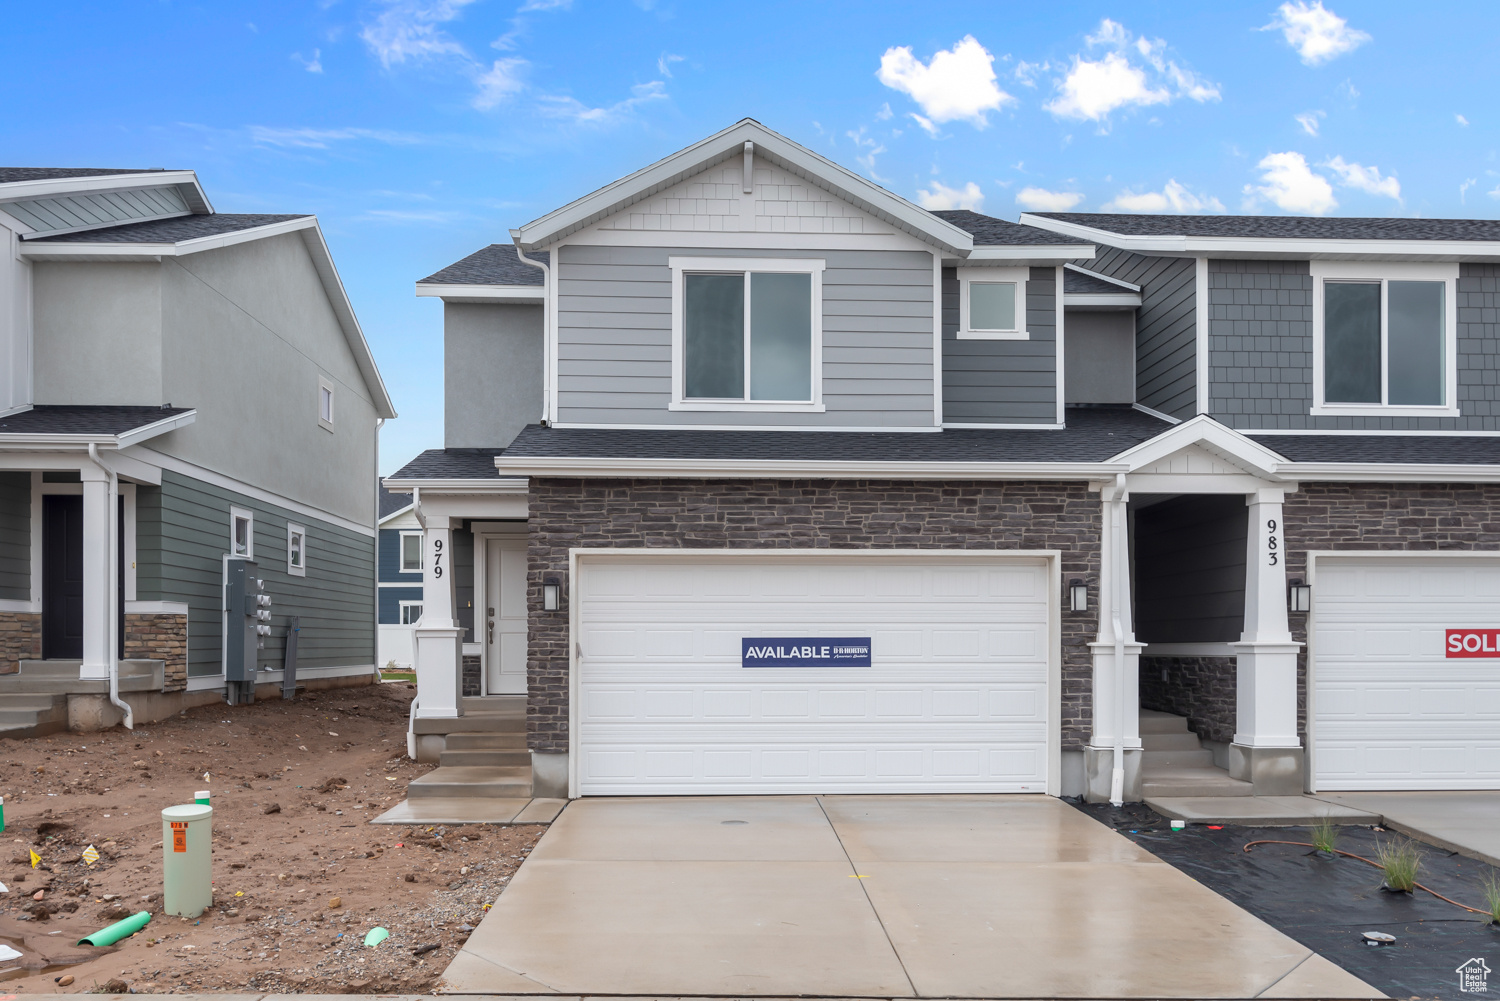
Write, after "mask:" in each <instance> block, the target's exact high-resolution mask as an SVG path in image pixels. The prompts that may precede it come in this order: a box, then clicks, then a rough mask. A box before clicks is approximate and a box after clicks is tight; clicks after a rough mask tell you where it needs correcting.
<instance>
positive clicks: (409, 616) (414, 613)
mask: <svg viewBox="0 0 1500 1001" xmlns="http://www.w3.org/2000/svg"><path fill="white" fill-rule="evenodd" d="M421 618H422V603H421V602H419V601H403V602H402V603H401V624H402V625H403V626H414V625H416V624H417V622H418V621H419V620H420V619H421Z"/></svg>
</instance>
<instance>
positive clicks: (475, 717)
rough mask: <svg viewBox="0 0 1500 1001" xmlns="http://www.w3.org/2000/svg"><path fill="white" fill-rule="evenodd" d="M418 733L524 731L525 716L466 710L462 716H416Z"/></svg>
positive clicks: (413, 723)
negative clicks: (439, 717)
mask: <svg viewBox="0 0 1500 1001" xmlns="http://www.w3.org/2000/svg"><path fill="white" fill-rule="evenodd" d="M412 725H413V727H414V728H415V730H416V732H417V734H418V735H422V734H429V733H437V734H447V733H519V734H523V735H524V734H525V733H526V717H525V716H517V715H515V714H513V713H477V712H466V713H464V714H463V715H462V716H453V717H449V718H446V719H430V718H423V717H421V716H418V717H417V718H416V719H415V720H413V721H412Z"/></svg>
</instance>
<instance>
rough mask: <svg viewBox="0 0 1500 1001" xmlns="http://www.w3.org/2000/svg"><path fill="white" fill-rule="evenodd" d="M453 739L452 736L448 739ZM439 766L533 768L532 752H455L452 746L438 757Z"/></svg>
mask: <svg viewBox="0 0 1500 1001" xmlns="http://www.w3.org/2000/svg"><path fill="white" fill-rule="evenodd" d="M448 739H449V740H450V741H451V740H452V739H453V738H452V737H451V736H450V737H449V738H448ZM438 765H439V766H440V767H442V768H449V767H453V766H458V767H466V766H471V765H472V766H476V767H481V768H493V767H502V766H509V767H513V768H529V767H530V766H531V752H530V751H526V750H521V751H498V750H489V749H484V748H480V749H476V750H456V751H455V750H453V749H452V746H451V745H450V746H449V749H448V750H446V751H444V752H443V753H442V754H441V755H440V756H439V757H438Z"/></svg>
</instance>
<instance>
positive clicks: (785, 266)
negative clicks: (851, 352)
mask: <svg viewBox="0 0 1500 1001" xmlns="http://www.w3.org/2000/svg"><path fill="white" fill-rule="evenodd" d="M671 264H672V272H673V309H672V315H673V354H674V358H673V366H674V368H673V377H674V378H673V382H674V388H675V392H674V394H673V395H674V399H673V407H674V409H683V410H821V409H822V389H821V386H820V385H819V383H820V381H821V380H820V374H821V369H822V365H821V360H820V357H819V356H820V354H821V341H822V330H821V326H822V325H821V323H820V322H819V315H820V312H821V298H822V294H821V293H822V281H821V278H822V270H823V262H822V261H809V260H791V261H785V260H748V261H747V260H738V259H736V260H729V259H717V258H697V259H684V258H673V259H672V262H671Z"/></svg>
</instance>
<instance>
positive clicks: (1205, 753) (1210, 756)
mask: <svg viewBox="0 0 1500 1001" xmlns="http://www.w3.org/2000/svg"><path fill="white" fill-rule="evenodd" d="M1213 765H1214V752H1213V751H1210V750H1209V749H1208V748H1206V747H1199V748H1195V749H1193V750H1190V751H1189V750H1179V751H1142V752H1141V767H1142V768H1145V769H1148V770H1149V769H1153V768H1212V767H1213Z"/></svg>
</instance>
